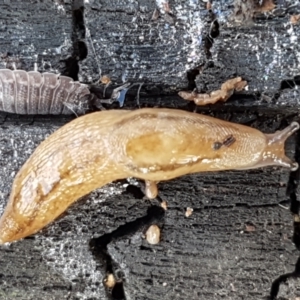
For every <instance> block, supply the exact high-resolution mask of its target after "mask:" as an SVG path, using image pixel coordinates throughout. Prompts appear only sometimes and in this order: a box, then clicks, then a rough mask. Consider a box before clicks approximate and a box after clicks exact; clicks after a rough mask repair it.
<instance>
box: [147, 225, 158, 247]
mask: <svg viewBox="0 0 300 300" xmlns="http://www.w3.org/2000/svg"><path fill="white" fill-rule="evenodd" d="M145 236H146V240H147V242H148V243H149V244H151V245H156V244H158V243H159V241H160V229H159V227H158V226H157V225H151V226H150V227H149V228H148V230H147V231H146V234H145Z"/></svg>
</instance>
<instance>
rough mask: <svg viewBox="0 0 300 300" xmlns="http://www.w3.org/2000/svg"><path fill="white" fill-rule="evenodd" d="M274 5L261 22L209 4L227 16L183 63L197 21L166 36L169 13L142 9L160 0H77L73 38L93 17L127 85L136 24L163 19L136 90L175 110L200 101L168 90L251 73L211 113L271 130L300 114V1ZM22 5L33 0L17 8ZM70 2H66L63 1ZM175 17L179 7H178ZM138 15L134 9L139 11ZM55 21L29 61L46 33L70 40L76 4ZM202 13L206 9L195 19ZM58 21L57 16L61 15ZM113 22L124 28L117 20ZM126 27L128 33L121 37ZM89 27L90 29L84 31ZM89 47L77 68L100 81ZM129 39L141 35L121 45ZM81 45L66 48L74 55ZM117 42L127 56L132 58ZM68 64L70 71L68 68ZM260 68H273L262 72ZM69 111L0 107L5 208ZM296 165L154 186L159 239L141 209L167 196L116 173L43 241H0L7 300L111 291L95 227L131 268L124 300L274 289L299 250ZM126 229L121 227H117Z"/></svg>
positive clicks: (120, 263) (259, 293)
mask: <svg viewBox="0 0 300 300" xmlns="http://www.w3.org/2000/svg"><path fill="white" fill-rule="evenodd" d="M183 2H184V5H186V4H185V3H187V2H186V1H179V0H178V1H177V0H176V1H173V2H171V4H172V5H175V7H177V6H179V5H181V4H182V3H183ZM277 2H278V3H279V8H278V10H277V13H271V14H266V15H261V16H260V17H257V18H255V19H253V20H252V24H250V25H247V26H245V27H243V26H242V27H240V26H236V25H233V24H232V23H230V22H229V21H228V20H229V17H230V16H231V14H232V12H233V11H234V2H233V1H221V0H220V1H214V2H213V8H214V10H215V13H220V14H219V15H218V21H219V25H220V27H219V36H218V37H216V38H214V43H213V46H212V48H210V52H211V54H212V56H211V57H210V58H208V57H207V56H206V54H205V51H206V48H205V47H204V48H201V49H200V50H199V52H197V55H198V56H197V57H196V59H195V60H193V61H192V62H189V63H188V64H187V67H186V68H185V67H184V66H185V64H186V62H187V56H186V51H187V52H188V50H191V49H190V48H185V50H181V45H182V41H184V39H185V38H183V37H182V35H184V34H185V33H186V32H187V31H186V30H188V28H191V26H190V23H189V22H192V21H189V22H187V23H184V22H182V23H180V24H179V25H178V27H179V29H178V30H179V33H180V34H178V35H171V37H178V40H177V41H178V43H177V42H176V40H175V42H174V41H173V40H172V39H171V38H170V35H168V38H170V39H169V40H166V41H165V42H163V41H162V40H163V39H164V35H165V32H166V31H164V30H168V32H171V31H172V30H174V28H173V27H172V26H173V25H170V24H169V23H168V22H166V21H165V19H164V18H163V17H159V19H158V21H157V22H156V23H155V25H149V24H148V19H145V18H144V16H145V13H143V9H144V8H143V7H144V6H146V10H145V11H146V13H147V14H146V15H147V17H148V15H149V18H150V19H151V15H152V9H154V8H155V3H154V2H149V1H147V3H145V1H138V5H136V4H134V5H133V7H132V8H130V7H131V5H132V3H131V2H130V1H125V2H124V1H122V2H121V1H119V2H118V1H115V2H114V3H116V5H111V6H108V4H107V3H106V2H104V1H103V2H101V4H102V7H99V8H98V9H90V8H88V7H87V8H86V10H85V11H84V19H83V21H82V20H81V22H80V13H79V12H78V11H79V9H78V10H76V12H75V16H76V18H75V21H76V24H73V29H74V32H75V33H76V34H77V37H76V36H75V37H73V44H72V45H73V46H74V47H75V46H76V47H78V43H77V42H78V40H79V39H80V41H82V37H83V36H82V34H83V33H82V32H83V28H82V24H84V23H86V24H88V25H89V26H88V27H87V28H89V30H90V34H91V36H92V38H93V39H94V40H95V41H96V43H97V44H98V45H99V47H101V49H102V52H101V53H105V49H110V50H113V49H114V47H115V48H116V49H119V51H117V50H116V54H115V55H114V56H113V58H114V59H115V60H111V59H107V60H106V59H105V58H106V57H107V56H108V55H107V54H106V55H104V57H103V58H101V60H100V63H101V65H100V66H101V69H102V70H103V74H102V75H104V73H108V75H111V77H112V78H113V80H114V81H115V82H119V83H120V82H122V71H123V70H124V67H123V66H127V65H132V61H133V60H134V57H132V58H130V59H129V60H126V58H128V55H127V54H128V53H129V52H130V51H131V50H132V49H133V50H134V49H136V48H137V49H142V47H141V46H140V48H139V47H138V46H139V45H140V44H142V43H141V42H140V41H139V36H141V35H142V33H143V31H142V30H141V29H140V28H142V29H143V28H144V31H145V30H146V29H147V30H148V32H150V30H151V28H152V27H154V29H153V32H154V33H155V34H156V36H157V38H153V39H152V41H153V43H152V45H154V46H151V47H149V49H146V50H145V51H146V52H145V53H146V54H145V57H147V55H148V54H149V53H154V54H155V59H156V60H152V61H151V66H152V69H151V71H149V70H148V71H147V69H143V68H141V66H142V65H143V62H138V64H137V65H136V67H133V68H131V69H130V71H131V73H129V74H134V71H136V73H135V74H136V75H135V76H132V77H133V79H134V80H141V81H145V82H146V83H147V82H148V83H149V84H148V85H146V86H145V89H142V91H141V99H140V103H141V105H142V106H160V107H161V106H162V107H180V108H183V109H186V110H189V111H192V110H193V109H194V106H193V105H190V104H187V103H186V102H185V101H184V100H181V99H179V97H178V96H173V94H172V93H171V95H170V91H171V92H172V91H176V92H177V91H178V90H179V89H182V88H186V89H188V90H191V89H192V88H193V87H196V86H197V87H198V89H199V92H211V91H212V90H213V89H215V86H216V87H219V86H220V84H221V83H223V82H224V80H226V79H228V78H230V77H234V76H244V77H245V79H246V80H247V81H248V82H249V93H248V95H246V94H245V93H244V92H243V95H242V96H241V95H234V97H232V98H231V99H229V101H228V103H226V104H225V105H223V104H220V105H219V104H218V105H215V106H213V107H208V108H203V109H202V110H203V111H204V112H205V113H207V114H210V115H214V116H216V117H220V118H223V119H226V120H230V121H234V122H238V123H243V124H246V125H250V126H253V127H254V128H257V129H260V130H262V131H265V132H274V131H275V130H277V129H282V128H284V127H285V126H286V125H287V124H288V123H290V122H291V121H292V120H294V119H297V116H298V113H299V108H298V99H299V92H298V89H297V83H298V81H297V80H298V79H297V76H296V75H297V74H298V69H297V68H292V67H293V66H295V65H296V63H297V53H298V52H299V51H298V50H299V49H298V47H299V43H297V41H298V39H299V28H300V27H299V25H297V26H293V27H291V26H290V24H289V17H290V15H291V14H296V13H299V12H300V8H299V5H298V4H297V3H296V4H295V3H294V1H277ZM23 3H25V7H24V6H22V5H23ZM90 3H92V1H90ZM189 3H193V1H190V2H189ZM201 3H202V2H200V5H199V7H200V8H199V7H198V6H196V7H193V6H191V7H189V8H188V9H187V10H188V11H187V12H181V11H179V14H183V13H185V14H187V15H189V14H191V17H192V16H193V14H194V12H195V10H197V9H200V10H203V9H204V4H203V6H202V4H201ZM203 3H204V2H203ZM29 4H31V5H29ZM292 4H294V5H292ZM65 5H68V2H67V1H65ZM80 5H83V3H82V4H80V3H79V7H80ZM90 5H92V4H90ZM93 5H94V4H93ZM118 5H119V6H118ZM5 7H6V8H7V9H8V11H10V12H14V13H15V14H16V12H18V11H19V15H18V14H17V15H16V16H14V17H13V18H6V19H5V20H6V22H7V24H8V25H9V26H14V25H13V24H15V23H14V22H16V21H18V20H19V19H18V18H20V17H19V16H20V15H21V13H20V11H22V14H24V12H27V11H28V17H27V18H26V20H27V21H28V22H29V23H30V22H32V21H31V20H32V18H34V17H35V16H39V14H35V11H36V7H34V5H32V2H31V1H25V2H24V1H23V2H22V4H21V3H20V2H13V1H10V2H9V3H8V2H6V4H5ZM122 7H123V8H124V9H122ZM128 7H129V8H130V11H128ZM173 7H174V6H173ZM17 8H18V10H17ZM171 8H172V7H171ZM2 11H3V10H2ZM67 11H68V10H67ZM129 14H131V15H129ZM174 14H175V15H176V14H177V11H176V10H175V13H174ZM202 14H206V12H204V10H203V12H202V11H201V12H200V13H199V15H200V16H202ZM30 16H31V17H30ZM42 16H44V18H45V16H47V17H49V19H51V20H54V18H58V16H59V14H56V13H53V12H52V9H50V8H46V9H45V10H44V11H43V14H42ZM134 16H136V19H134V20H133V17H134ZM207 18H208V20H207V21H206V22H205V25H204V27H203V35H201V36H202V37H203V36H204V37H205V33H208V32H209V29H210V26H211V17H210V16H209V15H207ZM49 19H47V20H49ZM204 19H205V20H206V17H205V18H204ZM60 20H62V21H61V22H62V23H61V25H60V26H58V27H55V28H54V27H53V26H52V23H51V22H50V23H49V22H45V26H44V25H41V26H42V27H41V31H43V32H48V33H49V34H50V35H48V36H49V39H41V41H40V43H39V45H40V46H39V48H36V50H34V51H33V53H31V52H30V53H29V54H28V55H27V56H26V57H25V58H27V57H29V58H30V59H29V61H33V60H34V55H38V57H43V56H42V53H43V51H44V49H48V48H49V43H50V44H53V45H56V44H55V43H56V42H59V45H61V43H62V40H61V39H63V37H65V35H64V34H63V33H61V31H64V29H62V28H72V21H71V20H72V15H71V12H70V11H68V12H67V15H65V16H64V17H63V18H61V19H60ZM73 20H74V16H73ZM123 20H130V22H132V23H130V24H129V25H130V30H128V27H126V26H121V25H122V24H124V23H123ZM196 21H197V18H196V19H195V24H196ZM22 22H24V20H22ZM93 22H95V23H93ZM128 22H129V21H128ZM53 24H58V23H55V22H54V21H53ZM102 24H103V25H102ZM129 25H128V26H129ZM91 26H92V27H91ZM165 27H166V28H167V29H164V28H165ZM53 28H54V29H53ZM113 28H115V29H114V30H112V29H113ZM134 28H136V30H134ZM145 28H146V29H145ZM168 28H169V29H168ZM163 29H164V30H163ZM147 30H146V31H147ZM65 32H67V33H70V32H71V31H68V30H66V31H65ZM111 32H113V33H114V32H118V36H120V37H121V38H120V39H121V40H120V41H118V42H116V41H115V42H114V40H110V37H111V38H115V35H113V34H111ZM125 33H126V34H125ZM160 33H161V37H159V36H160V35H159V34H160ZM31 34H32V32H31V31H30V30H28V31H26V32H25V33H24V34H23V36H24V40H25V42H26V43H27V44H30V41H31V36H32V35H31ZM80 34H81V36H80ZM189 34H190V32H188V35H189ZM9 36H10V37H12V36H14V35H13V34H10V35H9ZM122 36H124V37H125V38H124V40H125V42H126V43H125V44H124V40H123V38H122ZM68 37H71V34H70V35H68V34H67V40H68ZM292 37H293V38H292ZM84 38H86V39H87V37H86V36H85V37H84ZM101 38H102V39H103V40H101ZM240 38H241V39H242V40H243V41H248V42H249V43H250V42H251V44H252V46H249V47H247V46H246V45H247V44H246V45H244V44H242V43H240V42H239V39H240ZM115 39H116V38H115ZM149 39H150V36H149ZM187 39H188V38H187ZM293 39H295V40H293ZM7 40H9V41H10V39H9V37H7V38H5V39H3V44H4V45H7V47H6V48H5V49H7V50H5V51H12V53H14V52H13V51H17V49H20V48H19V47H17V46H14V44H11V43H7ZM133 41H136V43H133ZM156 41H157V44H158V45H161V43H162V45H163V46H161V47H160V48H158V49H160V50H157V51H152V47H155V46H156ZM275 41H277V43H275ZM25 42H24V43H25ZM168 43H169V44H168ZM45 44H46V45H45ZM19 45H20V44H19ZM86 45H87V49H88V51H89V52H88V57H87V58H88V59H89V63H86V64H85V61H81V62H80V64H81V66H80V67H81V70H80V73H79V74H78V76H82V78H86V79H85V81H88V82H91V81H92V80H93V79H99V69H98V66H96V63H95V60H94V57H95V54H93V53H92V52H91V50H90V48H89V46H90V44H88V42H86ZM120 45H121V46H122V45H125V46H126V45H133V46H132V47H131V48H130V47H129V46H128V47H129V48H126V47H125V46H124V48H122V47H121V46H120ZM0 46H1V45H0ZM274 46H277V48H275V50H276V51H274V50H273V48H272V47H274ZM55 47H56V46H55ZM76 47H75V48H76ZM255 47H256V48H255ZM1 49H2V48H1ZM122 49H124V50H122ZM128 49H129V50H128ZM278 49H282V51H279V50H278ZM81 50H82V49H81ZM127 50H128V51H127ZM0 51H1V52H4V50H0ZM72 51H73V50H71V51H69V52H68V51H67V52H68V54H69V55H70V56H72ZM122 51H124V53H125V54H126V55H125V58H124V56H122ZM140 51H141V50H140ZM176 51H178V53H179V54H178V56H177V52H176ZM181 51H183V52H181ZM197 51H198V50H197ZM90 55H91V58H90ZM54 56H55V58H53V57H50V58H48V60H47V62H49V61H50V62H51V65H52V66H55V69H59V67H57V68H56V66H58V65H60V64H58V61H59V60H60V59H57V56H56V55H54ZM80 57H81V56H80ZM25 58H24V60H23V61H22V66H24V65H25V68H24V69H25V70H27V71H28V70H29V69H30V68H31V67H32V64H31V63H28V62H26V59H25ZM44 61H46V59H45V60H44ZM173 61H175V62H176V66H175V64H173ZM39 62H40V63H39V65H38V67H39V68H41V70H45V68H46V67H43V66H48V64H45V65H44V64H43V63H42V62H43V60H42V59H41V60H39ZM98 62H99V59H98ZM129 62H130V63H129ZM62 63H63V62H62ZM203 63H204V65H205V68H204V71H203V72H202V73H200V74H199V75H198V77H197V80H196V82H195V79H196V76H197V74H196V76H195V74H194V73H193V72H191V73H192V75H193V74H194V76H192V79H191V78H190V77H189V79H187V76H186V74H187V71H191V70H194V68H196V67H197V66H199V65H202V64H203ZM63 64H64V63H63ZM65 65H66V66H68V68H70V69H71V66H70V65H68V64H65ZM27 66H28V67H27ZM290 66H291V67H290ZM68 68H67V70H70V69H68ZM270 68H271V69H270ZM125 69H126V68H125ZM268 70H269V71H268ZM139 74H141V79H140V78H139ZM168 74H169V75H168ZM265 75H268V76H267V77H264V76H265ZM278 76H279V78H278ZM128 78H130V77H128ZM198 79H199V80H198ZM170 87H172V89H171V88H170ZM266 87H267V89H266ZM135 93H136V90H135V91H132V94H130V97H129V99H127V100H126V102H125V106H126V108H135V107H137V104H136V100H135ZM165 94H168V95H167V96H166V95H165ZM174 94H175V92H174ZM199 111H200V110H199ZM69 120H70V119H66V118H65V117H63V118H58V117H51V118H50V117H39V118H37V117H28V116H23V117H19V116H10V115H9V116H7V115H3V114H1V115H0V123H1V128H0V154H1V155H0V176H1V181H0V191H1V194H0V210H1V211H2V210H3V207H4V205H5V203H6V201H7V199H8V196H9V193H10V187H11V183H12V180H13V177H14V175H15V174H16V172H17V171H18V170H19V168H20V167H21V165H22V164H23V163H24V162H25V160H26V159H27V158H28V157H29V155H30V154H31V153H32V151H33V150H34V148H35V147H36V146H37V145H38V144H39V143H40V142H41V141H42V140H43V139H44V138H45V136H47V135H48V134H50V133H52V132H53V131H54V130H55V129H57V128H58V127H60V126H62V124H64V123H65V122H67V121H69ZM295 148H296V147H295V143H294V139H293V138H292V139H290V140H289V143H288V144H287V154H288V155H289V156H290V157H293V156H294V154H295ZM289 175H290V174H289V173H288V171H287V170H283V169H272V168H267V169H263V170H252V171H247V172H244V171H241V172H223V173H213V174H209V175H207V174H204V175H193V176H186V177H182V178H179V179H176V180H174V181H169V182H166V183H164V184H161V185H159V188H160V197H161V198H162V199H163V200H165V201H167V202H168V210H167V211H166V213H165V216H164V218H163V219H162V220H159V221H155V222H158V223H159V224H160V226H161V228H162V232H161V233H162V241H161V242H160V243H159V244H158V245H155V246H149V245H148V244H147V242H146V241H145V240H144V239H143V238H142V234H143V232H144V229H146V227H147V226H146V225H145V224H144V223H143V222H142V221H141V220H142V219H141V218H143V217H145V216H146V215H147V210H148V208H149V207H152V206H154V205H158V204H157V202H153V203H152V202H150V201H147V200H144V199H141V198H142V194H141V193H140V192H139V188H138V187H136V185H135V184H136V183H135V181H133V180H130V181H129V182H127V181H121V182H117V183H114V184H111V185H109V186H107V187H106V188H104V189H103V190H100V191H95V192H94V193H92V194H91V195H90V196H89V197H87V198H85V199H83V200H82V201H80V202H78V203H77V204H75V205H74V206H73V207H72V208H71V209H70V210H69V211H68V213H67V214H66V215H64V216H62V218H61V219H60V220H59V221H57V222H56V223H55V224H53V225H52V226H50V227H49V228H48V229H46V230H45V231H43V232H41V233H40V234H39V235H38V236H35V238H30V239H26V240H23V241H21V242H18V243H15V244H13V245H11V246H8V247H1V249H0V251H1V255H0V270H1V271H0V283H1V289H0V290H1V298H2V299H8V300H11V299H22V300H23V299H25V300H27V299H33V298H35V299H46V300H48V299H49V300H50V299H51V300H52V299H72V300H73V299H112V297H111V296H110V294H109V293H107V292H106V291H105V289H104V287H103V285H102V279H103V278H104V277H105V274H106V271H107V270H108V269H109V268H108V267H107V263H106V262H107V261H108V259H103V256H102V258H101V256H100V255H99V256H100V258H99V257H97V256H95V255H93V254H92V251H91V249H90V247H89V243H90V241H91V239H92V238H93V237H94V238H97V237H100V238H101V237H102V238H103V239H106V241H110V242H109V243H108V245H107V247H106V249H107V256H106V257H109V260H110V262H111V265H112V267H113V269H114V270H118V271H117V272H116V273H118V276H119V277H120V278H122V277H123V278H124V281H123V282H124V291H125V298H126V299H127V300H128V299H172V298H174V299H208V300H210V299H217V300H219V299H233V300H239V299H250V300H252V299H253V300H257V299H266V296H268V294H269V290H270V287H271V284H272V281H273V280H274V279H276V278H277V277H278V276H280V275H281V274H283V273H286V272H291V271H293V270H294V267H295V263H296V261H297V259H298V255H299V253H298V251H297V250H296V247H295V246H294V245H293V243H292V236H293V222H292V218H291V215H290V212H289V210H288V209H284V208H283V207H282V206H284V207H287V208H288V206H289V197H288V196H286V189H287V182H288V180H289ZM128 184H129V185H128ZM298 195H299V191H298V190H296V191H295V194H294V196H295V198H296V199H297V197H298ZM280 204H281V205H282V206H281V205H280ZM186 207H191V208H193V209H194V211H193V214H192V215H191V216H190V217H189V218H186V217H185V210H186ZM154 219H155V218H154ZM135 220H138V221H139V222H138V223H139V226H137V227H138V229H136V230H134V226H133V222H134V221H135ZM124 225H128V227H129V229H133V232H131V234H128V235H127V236H123V237H113V235H110V233H112V232H116V231H117V230H118V229H119V231H120V230H121V229H122V228H123V226H124ZM127 229H128V228H127ZM253 230H255V231H253ZM119 231H118V234H117V235H116V236H118V235H120V233H119ZM134 232H135V233H134ZM279 296H280V298H279V299H280V300H287V299H292V300H294V299H296V297H299V296H300V282H299V280H289V281H288V283H287V284H283V285H281V288H280V293H279ZM115 299H117V298H116V297H115ZM119 299H120V298H119Z"/></svg>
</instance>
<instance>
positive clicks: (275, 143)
mask: <svg viewBox="0 0 300 300" xmlns="http://www.w3.org/2000/svg"><path fill="white" fill-rule="evenodd" d="M299 127H300V126H299V124H298V123H297V122H292V123H291V124H290V125H289V126H288V127H286V128H285V129H283V130H281V131H277V132H275V133H272V134H265V136H266V138H267V143H266V147H265V150H264V151H263V153H262V156H261V160H260V161H259V162H258V164H257V165H256V166H255V167H263V166H281V167H287V168H290V169H291V171H296V170H297V169H298V163H296V162H293V161H292V160H291V159H290V158H288V157H287V156H286V155H285V151H284V145H285V141H286V140H287V139H288V137H290V136H291V135H292V134H293V133H294V132H296V131H297V130H298V129H299Z"/></svg>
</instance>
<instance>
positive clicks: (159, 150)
mask: <svg viewBox="0 0 300 300" xmlns="http://www.w3.org/2000/svg"><path fill="white" fill-rule="evenodd" d="M298 128H299V125H298V123H296V122H293V123H292V124H291V125H289V126H288V127H287V128H285V129H284V130H282V131H279V132H276V133H274V134H263V133H261V132H260V131H258V130H256V129H253V128H250V127H246V126H243V125H239V124H234V123H229V122H226V121H222V120H219V119H215V118H212V117H208V116H204V115H200V114H195V113H189V112H185V111H181V110H172V109H156V108H152V109H150V108H148V109H140V110H136V111H126V110H110V111H101V112H96V113H93V114H89V115H85V116H82V117H80V118H77V119H75V120H74V121H72V122H70V123H68V124H67V125H65V126H63V127H62V128H60V129H59V130H57V131H56V132H54V133H53V134H52V135H51V136H49V137H48V138H47V139H46V140H45V141H44V142H42V143H41V144H40V146H39V147H37V149H36V150H35V151H34V153H33V154H32V155H31V157H30V158H29V159H28V160H27V162H26V163H25V164H24V165H23V167H22V168H21V170H20V171H19V173H18V174H17V176H16V178H15V180H14V182H13V186H12V192H11V195H10V199H9V202H8V204H7V207H6V209H5V211H4V214H3V215H2V217H1V219H0V243H5V242H12V241H15V240H18V239H21V238H23V237H26V236H28V235H31V234H33V233H35V232H37V231H39V230H40V229H41V228H43V227H44V226H46V225H47V224H49V223H50V222H52V221H53V220H55V219H56V218H57V217H58V216H59V215H60V214H61V213H63V212H64V211H65V210H66V209H67V208H68V207H69V206H70V205H71V204H72V203H74V202H75V201H76V200H77V199H78V198H80V197H82V196H84V195H86V194H88V193H89V192H91V191H92V190H94V189H96V188H99V187H101V186H103V185H105V184H107V183H109V182H112V181H114V180H117V179H122V178H127V177H137V178H140V179H143V180H145V181H146V182H147V183H148V184H147V186H148V187H150V189H151V191H150V192H148V193H147V195H149V196H151V197H155V196H156V194H157V186H156V183H157V182H159V181H164V180H169V179H172V178H176V177H178V176H182V175H185V174H190V173H196V172H203V171H220V170H229V169H237V170H241V169H252V168H258V167H263V166H283V167H288V168H290V169H292V170H295V169H297V167H298V164H297V163H295V162H292V161H291V160H290V159H289V158H287V157H286V156H285V153H284V143H285V140H286V139H287V138H288V137H289V136H290V135H291V134H292V133H294V132H295V131H296V130H298Z"/></svg>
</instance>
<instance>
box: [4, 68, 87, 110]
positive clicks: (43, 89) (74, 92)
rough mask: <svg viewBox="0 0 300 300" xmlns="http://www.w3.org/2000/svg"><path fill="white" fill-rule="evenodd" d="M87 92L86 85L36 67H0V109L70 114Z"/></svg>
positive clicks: (84, 98)
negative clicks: (26, 68) (33, 68)
mask: <svg viewBox="0 0 300 300" xmlns="http://www.w3.org/2000/svg"><path fill="white" fill-rule="evenodd" d="M89 95H90V91H89V89H88V86H87V85H85V84H82V83H79V82H74V81H73V79H72V78H70V77H66V76H60V75H57V74H52V73H43V74H41V73H39V72H36V71H30V72H26V71H23V70H14V71H11V70H9V69H1V70H0V110H2V111H5V112H10V113H17V114H54V115H57V114H73V113H74V112H75V111H76V110H78V107H79V108H80V107H81V106H82V105H81V104H82V102H85V101H86V100H87V97H86V96H89ZM84 104H85V103H83V106H85V105H84ZM81 109H82V108H81Z"/></svg>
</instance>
